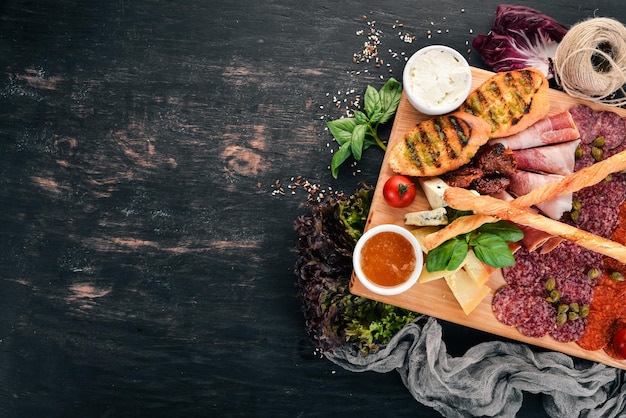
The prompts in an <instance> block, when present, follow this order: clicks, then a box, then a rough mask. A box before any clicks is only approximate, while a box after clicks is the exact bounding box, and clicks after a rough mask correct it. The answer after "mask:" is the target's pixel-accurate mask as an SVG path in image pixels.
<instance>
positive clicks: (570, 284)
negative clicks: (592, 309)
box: [555, 272, 593, 306]
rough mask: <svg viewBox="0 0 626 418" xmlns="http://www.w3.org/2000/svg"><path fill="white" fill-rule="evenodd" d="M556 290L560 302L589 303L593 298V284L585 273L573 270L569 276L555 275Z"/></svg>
mask: <svg viewBox="0 0 626 418" xmlns="http://www.w3.org/2000/svg"><path fill="white" fill-rule="evenodd" d="M555 281H556V290H558V291H559V293H560V295H561V299H560V302H561V303H567V304H570V303H578V304H579V305H581V306H582V305H589V304H590V303H591V299H592V298H593V284H592V282H591V280H589V279H588V278H587V276H586V275H584V274H582V273H580V272H575V273H574V274H572V275H570V276H569V277H556V278H555Z"/></svg>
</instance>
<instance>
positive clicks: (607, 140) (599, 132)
mask: <svg viewBox="0 0 626 418" xmlns="http://www.w3.org/2000/svg"><path fill="white" fill-rule="evenodd" d="M596 126H597V128H595V129H594V132H595V135H596V137H599V136H601V137H603V138H604V146H603V148H605V149H608V150H610V149H613V148H616V147H617V146H619V145H621V144H622V142H623V141H624V133H625V132H626V123H624V119H623V118H622V117H621V116H620V115H618V114H617V113H615V112H611V111H607V110H605V111H601V112H599V114H598V115H597V119H596ZM594 139H595V138H594ZM592 141H593V139H592Z"/></svg>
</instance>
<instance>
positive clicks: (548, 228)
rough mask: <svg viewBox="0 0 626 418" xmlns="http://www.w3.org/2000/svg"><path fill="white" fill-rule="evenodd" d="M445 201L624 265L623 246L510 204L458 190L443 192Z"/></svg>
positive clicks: (625, 253)
mask: <svg viewBox="0 0 626 418" xmlns="http://www.w3.org/2000/svg"><path fill="white" fill-rule="evenodd" d="M444 199H445V201H446V203H447V204H448V205H450V207H453V208H455V209H458V210H473V211H475V212H476V213H478V214H482V215H488V216H494V217H496V218H499V219H503V220H508V221H512V222H515V223H518V224H520V225H527V226H531V227H533V228H535V229H539V230H541V231H545V232H547V233H549V234H552V235H555V236H559V237H561V238H564V239H566V240H569V241H572V242H574V243H576V244H578V245H580V246H581V247H584V248H587V249H589V250H591V251H594V252H597V253H599V254H603V255H606V256H608V257H611V258H614V259H616V260H618V261H620V262H622V263H623V262H626V246H624V245H622V244H619V243H617V242H614V241H611V240H609V239H606V238H602V237H600V236H598V235H595V234H592V233H590V232H587V231H583V230H581V229H578V228H575V227H573V226H571V225H567V224H564V223H562V222H559V221H555V220H553V219H550V218H548V217H545V216H543V215H539V214H536V213H532V212H529V211H527V210H525V209H520V208H518V207H516V206H514V205H512V204H511V203H510V202H505V201H503V200H500V199H496V198H493V197H490V196H476V195H475V194H473V193H472V192H471V191H469V190H466V189H462V188H459V187H451V188H449V189H446V191H445V193H444Z"/></svg>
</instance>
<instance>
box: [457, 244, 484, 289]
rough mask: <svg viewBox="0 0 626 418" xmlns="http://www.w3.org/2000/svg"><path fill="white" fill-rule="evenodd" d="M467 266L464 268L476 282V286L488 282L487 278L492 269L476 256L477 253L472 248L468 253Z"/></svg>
mask: <svg viewBox="0 0 626 418" xmlns="http://www.w3.org/2000/svg"><path fill="white" fill-rule="evenodd" d="M464 263H465V266H463V268H464V269H465V271H466V272H467V274H468V275H469V276H470V278H471V279H472V280H473V281H474V283H476V286H478V287H481V286H483V285H484V284H485V283H487V279H489V274H490V271H489V270H488V269H487V267H486V266H485V265H484V264H483V262H482V261H480V260H479V259H478V257H476V254H475V253H474V251H473V250H472V249H470V250H469V252H468V253H467V257H465V261H464Z"/></svg>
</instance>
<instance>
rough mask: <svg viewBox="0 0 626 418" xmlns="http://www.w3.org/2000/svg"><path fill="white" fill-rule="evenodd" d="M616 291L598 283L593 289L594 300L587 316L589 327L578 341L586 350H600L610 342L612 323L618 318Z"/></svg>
mask: <svg viewBox="0 0 626 418" xmlns="http://www.w3.org/2000/svg"><path fill="white" fill-rule="evenodd" d="M614 304H615V292H614V290H613V289H612V288H611V287H610V286H605V285H602V284H598V285H597V286H596V287H595V288H594V289H593V300H592V301H591V306H590V308H589V315H588V316H587V327H586V328H585V332H584V333H583V335H582V337H580V339H579V340H578V341H576V343H577V344H578V345H579V346H580V347H581V348H583V349H585V350H591V351H596V350H600V349H602V348H604V347H606V346H607V344H609V341H610V340H611V337H612V335H613V333H612V329H611V324H613V323H614V322H615V320H616V312H615V309H614Z"/></svg>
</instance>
